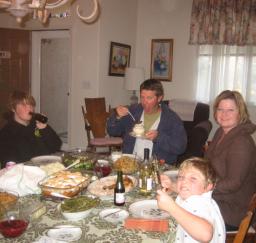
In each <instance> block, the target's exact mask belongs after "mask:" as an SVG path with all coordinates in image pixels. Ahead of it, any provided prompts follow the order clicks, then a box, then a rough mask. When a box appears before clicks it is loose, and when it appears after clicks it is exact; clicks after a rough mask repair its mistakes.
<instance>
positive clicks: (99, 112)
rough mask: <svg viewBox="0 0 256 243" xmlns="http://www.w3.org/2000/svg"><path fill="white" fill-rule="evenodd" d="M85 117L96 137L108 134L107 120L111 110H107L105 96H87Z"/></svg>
mask: <svg viewBox="0 0 256 243" xmlns="http://www.w3.org/2000/svg"><path fill="white" fill-rule="evenodd" d="M84 101H85V109H86V112H85V117H86V120H87V121H88V125H89V126H90V129H91V132H92V134H93V137H94V138H100V137H105V136H106V122H107V118H108V117H109V112H107V111H106V102H105V98H104V97H100V98H85V99H84Z"/></svg>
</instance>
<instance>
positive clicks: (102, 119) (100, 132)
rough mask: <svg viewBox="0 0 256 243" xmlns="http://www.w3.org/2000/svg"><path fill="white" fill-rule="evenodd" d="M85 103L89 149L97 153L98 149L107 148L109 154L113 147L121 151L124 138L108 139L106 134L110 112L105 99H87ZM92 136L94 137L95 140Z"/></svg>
mask: <svg viewBox="0 0 256 243" xmlns="http://www.w3.org/2000/svg"><path fill="white" fill-rule="evenodd" d="M84 101H85V108H84V107H83V106H82V113H83V118H84V123H85V130H86V135H87V140H88V148H89V149H91V150H94V151H96V148H97V147H107V148H108V152H110V151H111V149H112V148H113V147H116V148H119V149H120V148H121V146H122V143H123V140H122V138H120V137H108V136H107V134H106V123H107V119H108V117H109V114H110V112H109V111H108V112H107V111H106V103H105V98H104V97H101V98H85V99H84ZM85 109H86V111H85ZM91 135H93V138H92V137H91Z"/></svg>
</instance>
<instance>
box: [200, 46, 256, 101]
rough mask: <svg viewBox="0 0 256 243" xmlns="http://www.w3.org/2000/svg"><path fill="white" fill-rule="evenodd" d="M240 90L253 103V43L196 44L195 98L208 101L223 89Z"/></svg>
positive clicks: (255, 55) (255, 89) (255, 94)
mask: <svg viewBox="0 0 256 243" xmlns="http://www.w3.org/2000/svg"><path fill="white" fill-rule="evenodd" d="M226 89H229V90H237V91H239V92H240V93H241V94H242V95H243V97H244V99H245V100H246V102H247V103H248V104H252V105H256V47H255V46H243V47H241V46H240V47H239V46H228V45H201V46H199V47H198V73H197V92H196V97H197V100H200V101H203V102H211V101H213V100H214V99H215V97H216V96H217V95H218V94H219V93H220V92H221V91H223V90H226Z"/></svg>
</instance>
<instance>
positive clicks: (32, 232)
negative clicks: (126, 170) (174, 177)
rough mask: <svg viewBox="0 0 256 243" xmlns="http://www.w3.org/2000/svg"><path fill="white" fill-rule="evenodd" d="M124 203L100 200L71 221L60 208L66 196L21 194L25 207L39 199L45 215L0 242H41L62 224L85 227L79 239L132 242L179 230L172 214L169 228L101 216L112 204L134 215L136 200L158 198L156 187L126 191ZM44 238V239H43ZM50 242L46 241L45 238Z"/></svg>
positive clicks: (166, 237)
mask: <svg viewBox="0 0 256 243" xmlns="http://www.w3.org/2000/svg"><path fill="white" fill-rule="evenodd" d="M80 194H82V195H89V194H90V193H89V192H88V191H87V190H86V189H84V190H83V191H82V192H80ZM125 198H126V201H125V205H124V206H121V207H120V206H119V207H118V206H115V205H114V200H113V199H108V200H100V203H99V205H98V206H96V207H95V208H93V209H92V211H91V212H90V214H89V215H88V216H87V217H86V218H84V219H81V220H77V221H70V220H67V219H65V218H64V217H63V215H62V214H61V212H60V209H59V207H58V205H59V204H60V203H61V202H62V200H64V199H60V198H51V197H45V196H43V195H41V194H30V195H26V196H23V197H20V198H19V201H20V205H22V207H23V208H26V207H28V205H33V204H34V203H35V202H39V203H40V204H41V205H43V206H44V207H45V208H46V210H45V213H44V214H43V215H41V216H40V217H38V218H33V219H31V220H30V222H29V225H28V228H27V229H26V231H25V232H24V233H23V234H22V235H20V236H19V237H16V238H5V237H3V235H1V234H0V242H1V243H16V242H17V243H32V242H39V240H40V239H42V238H43V237H44V236H47V233H48V231H49V230H50V229H53V228H55V227H56V226H60V225H72V226H74V227H79V228H81V230H82V235H81V238H80V239H79V240H77V241H74V242H78V243H96V242H99V243H100V242H102V243H110V242H129V243H133V242H134V243H135V242H136V243H139V242H145V243H151V242H152V243H153V242H154V243H157V242H170V243H171V242H174V240H175V233H176V226H177V225H176V222H175V220H174V219H173V218H172V217H171V216H170V217H168V218H167V220H168V223H169V227H168V231H167V232H161V231H146V230H139V229H127V228H126V227H125V225H124V222H118V223H116V222H115V223H111V222H108V221H106V220H105V219H104V218H102V217H100V215H99V214H100V212H101V211H102V210H103V209H109V208H121V209H124V210H126V211H127V212H128V213H129V217H132V214H131V212H129V206H130V205H131V204H132V203H134V202H137V201H142V200H149V199H156V190H155V191H153V192H152V193H151V194H150V195H148V196H145V195H141V194H140V193H139V189H138V187H135V188H134V189H133V190H131V191H129V192H127V193H126V194H125ZM40 242H42V241H40ZM45 242H46V243H48V242H47V241H45Z"/></svg>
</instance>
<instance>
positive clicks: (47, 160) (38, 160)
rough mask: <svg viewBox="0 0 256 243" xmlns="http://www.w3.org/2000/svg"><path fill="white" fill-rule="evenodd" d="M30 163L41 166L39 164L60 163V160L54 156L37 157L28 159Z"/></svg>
mask: <svg viewBox="0 0 256 243" xmlns="http://www.w3.org/2000/svg"><path fill="white" fill-rule="evenodd" d="M30 161H31V162H33V163H34V164H41V163H52V162H61V161H62V159H61V157H60V156H56V155H43V156H37V157H33V158H32V159H30Z"/></svg>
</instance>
